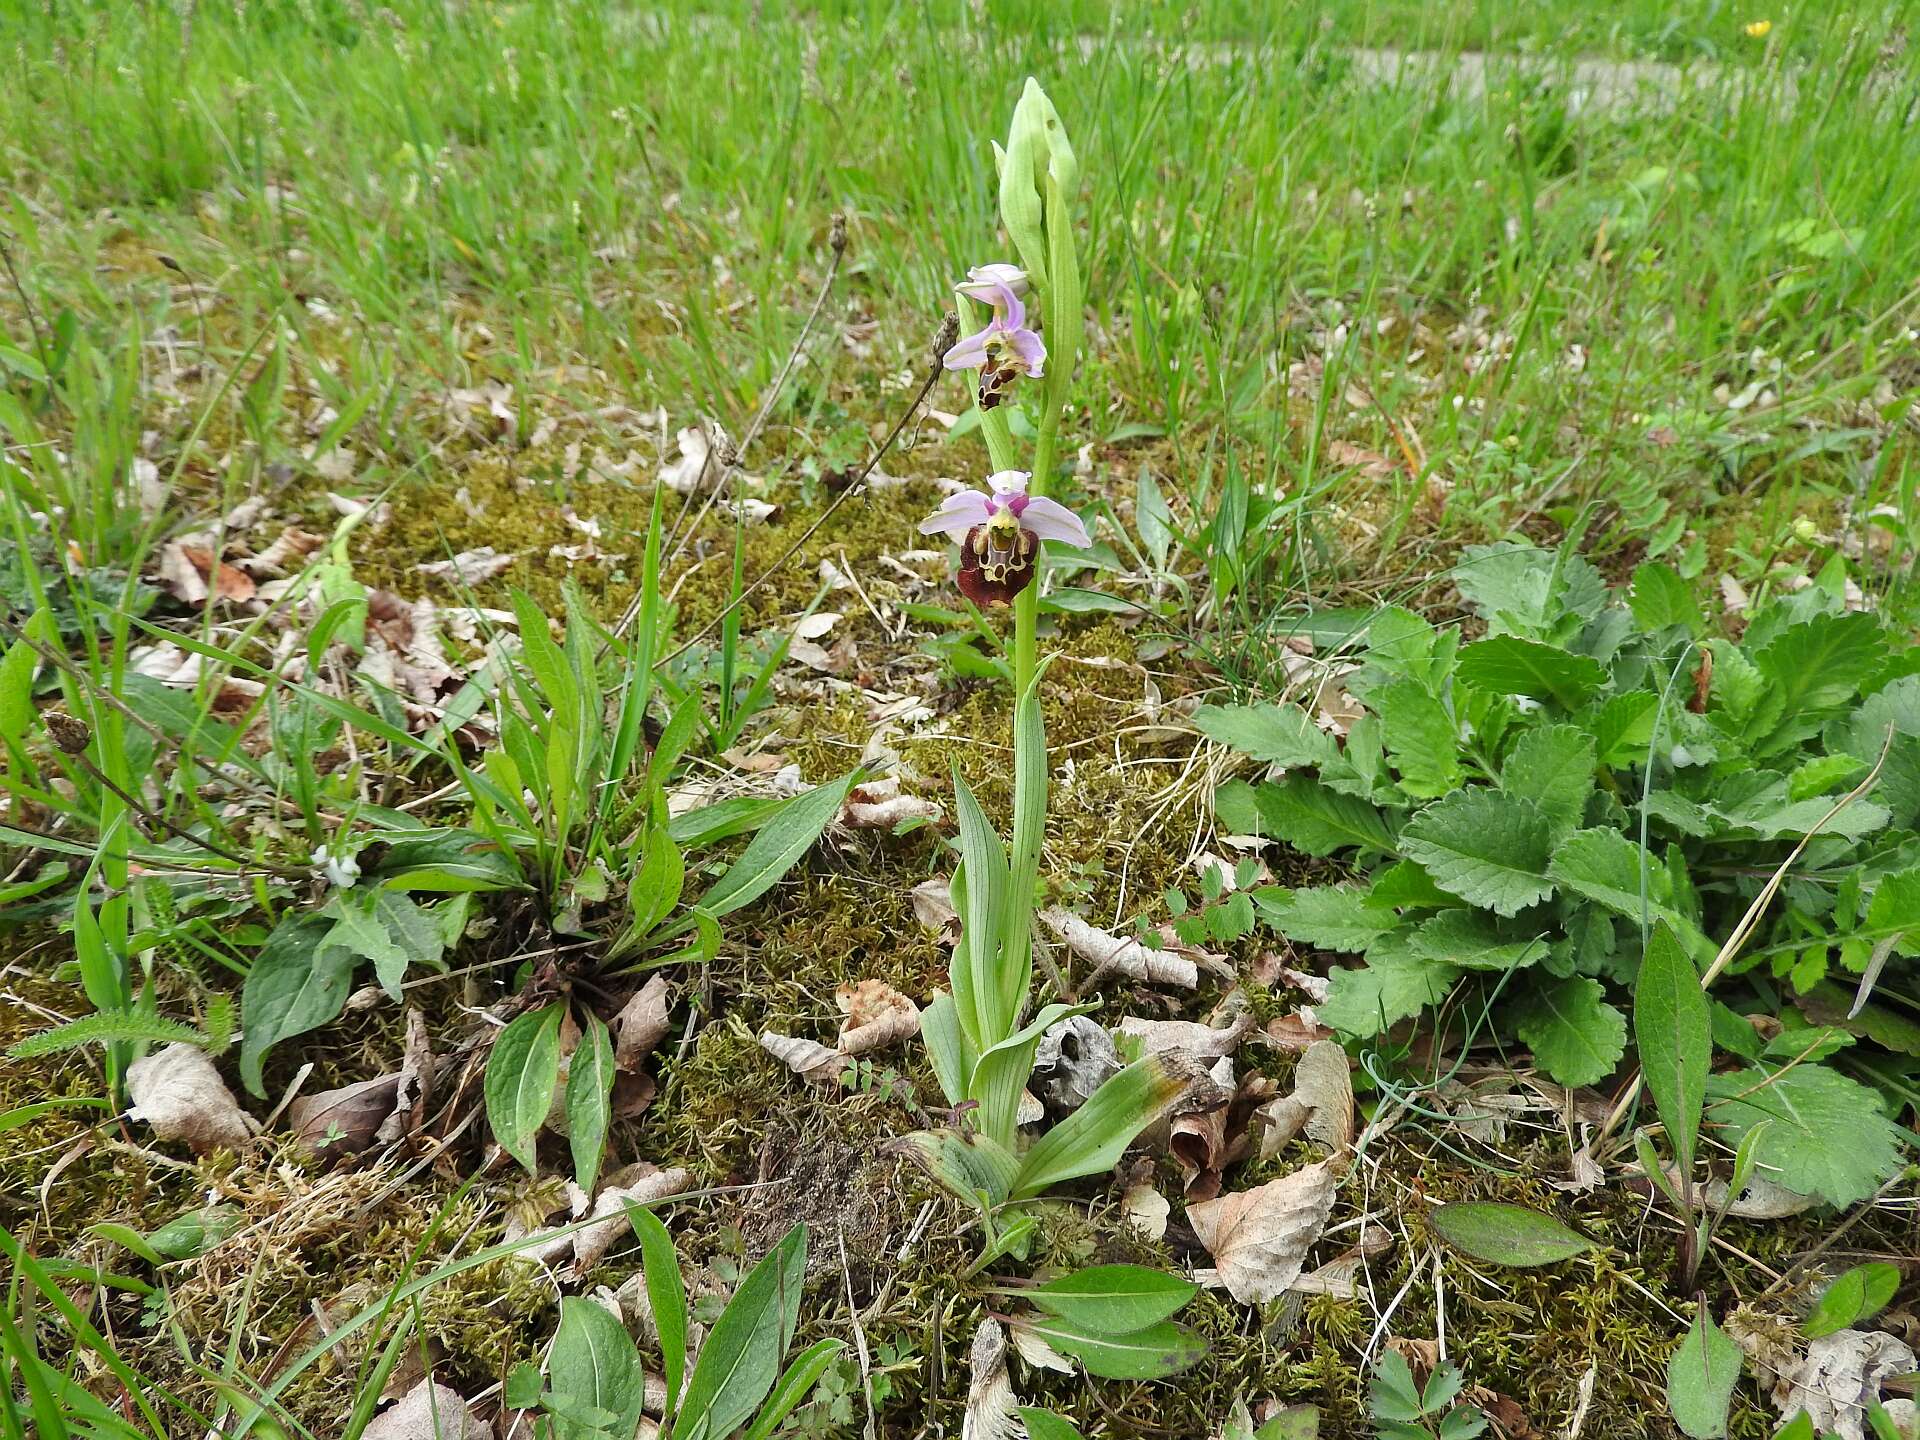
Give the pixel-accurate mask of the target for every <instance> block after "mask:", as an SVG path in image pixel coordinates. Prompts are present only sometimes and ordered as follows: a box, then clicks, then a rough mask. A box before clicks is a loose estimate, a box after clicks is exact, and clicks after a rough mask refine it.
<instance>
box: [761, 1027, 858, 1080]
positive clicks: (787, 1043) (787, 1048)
mask: <svg viewBox="0 0 1920 1440" xmlns="http://www.w3.org/2000/svg"><path fill="white" fill-rule="evenodd" d="M760 1048H761V1049H762V1050H764V1051H766V1052H767V1053H768V1054H769V1055H771V1056H773V1058H774V1059H776V1060H778V1061H779V1062H780V1063H781V1064H782V1065H785V1066H786V1067H787V1068H788V1069H789V1070H791V1071H793V1073H794V1074H796V1075H798V1076H799V1077H800V1078H801V1079H803V1080H810V1081H812V1082H813V1083H814V1084H816V1085H836V1084H838V1083H839V1081H840V1077H841V1076H842V1075H844V1074H845V1073H846V1071H847V1057H846V1056H845V1055H842V1054H841V1053H840V1052H839V1051H838V1050H835V1049H834V1048H833V1047H832V1046H830V1045H822V1044H821V1043H820V1042H819V1041H818V1040H803V1039H801V1038H800V1037H799V1036H797V1035H776V1034H775V1033H774V1032H773V1031H771V1030H763V1031H761V1032H760Z"/></svg>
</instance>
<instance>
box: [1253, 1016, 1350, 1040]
mask: <svg viewBox="0 0 1920 1440" xmlns="http://www.w3.org/2000/svg"><path fill="white" fill-rule="evenodd" d="M1260 1033H1261V1035H1262V1036H1263V1037H1264V1038H1265V1039H1266V1041H1267V1042H1268V1043H1269V1044H1270V1045H1272V1046H1274V1047H1275V1048H1276V1049H1280V1050H1306V1049H1307V1048H1309V1047H1310V1046H1312V1045H1313V1044H1314V1043H1315V1042H1316V1041H1320V1040H1331V1039H1332V1038H1333V1031H1331V1030H1329V1029H1327V1028H1326V1027H1325V1026H1324V1025H1319V1024H1316V1023H1315V1022H1314V1020H1313V1017H1312V1015H1311V1013H1310V1012H1308V1011H1305V1010H1301V1011H1298V1012H1296V1013H1294V1014H1292V1015H1276V1016H1275V1017H1274V1018H1273V1019H1271V1020H1269V1021H1268V1022H1267V1025H1266V1028H1265V1029H1264V1030H1262V1031H1261V1032H1260Z"/></svg>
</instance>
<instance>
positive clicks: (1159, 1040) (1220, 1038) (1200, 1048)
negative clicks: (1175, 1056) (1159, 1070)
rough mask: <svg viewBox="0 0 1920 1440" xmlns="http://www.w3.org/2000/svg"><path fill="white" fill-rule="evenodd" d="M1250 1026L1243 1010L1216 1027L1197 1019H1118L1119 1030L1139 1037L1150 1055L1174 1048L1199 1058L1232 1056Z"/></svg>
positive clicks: (1129, 1016)
mask: <svg viewBox="0 0 1920 1440" xmlns="http://www.w3.org/2000/svg"><path fill="white" fill-rule="evenodd" d="M1252 1028H1253V1017H1252V1016H1251V1015H1249V1014H1247V1013H1245V1012H1244V1011H1243V1012H1242V1013H1240V1014H1239V1015H1237V1016H1235V1017H1234V1019H1233V1020H1232V1022H1231V1023H1229V1024H1227V1025H1224V1026H1221V1027H1219V1028H1215V1027H1214V1026H1212V1025H1202V1024H1201V1023H1200V1022H1199V1021H1197V1020H1143V1019H1141V1018H1140V1017H1139V1016H1136V1015H1128V1016H1125V1017H1123V1018H1122V1019H1121V1021H1120V1033H1121V1034H1122V1035H1128V1036H1131V1037H1132V1038H1133V1039H1135V1040H1138V1041H1139V1042H1140V1044H1141V1047H1142V1048H1143V1049H1144V1050H1145V1051H1146V1052H1147V1053H1148V1054H1149V1055H1164V1054H1166V1053H1168V1052H1169V1051H1176V1050H1177V1051H1180V1052H1181V1053H1183V1054H1186V1055H1190V1056H1192V1057H1193V1058H1194V1059H1195V1060H1201V1061H1211V1060H1218V1059H1219V1058H1220V1057H1221V1056H1222V1055H1231V1054H1232V1053H1233V1052H1234V1051H1235V1050H1237V1049H1238V1048H1239V1047H1240V1042H1241V1040H1242V1039H1244V1038H1245V1037H1246V1034H1247V1032H1248V1031H1249V1030H1251V1029H1252Z"/></svg>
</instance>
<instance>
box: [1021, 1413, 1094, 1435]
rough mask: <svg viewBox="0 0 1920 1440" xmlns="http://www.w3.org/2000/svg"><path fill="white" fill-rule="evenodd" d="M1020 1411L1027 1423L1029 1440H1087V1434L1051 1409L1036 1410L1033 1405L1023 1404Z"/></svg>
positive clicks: (1022, 1418)
mask: <svg viewBox="0 0 1920 1440" xmlns="http://www.w3.org/2000/svg"><path fill="white" fill-rule="evenodd" d="M1019 1411H1020V1419H1021V1420H1022V1421H1023V1422H1024V1423H1025V1424H1026V1427H1027V1435H1028V1437H1029V1440H1086V1437H1085V1436H1083V1435H1082V1434H1081V1433H1080V1432H1079V1431H1078V1430H1076V1429H1074V1427H1073V1426H1072V1425H1071V1424H1069V1423H1068V1422H1067V1421H1065V1420H1062V1419H1061V1418H1060V1417H1059V1416H1058V1415H1055V1414H1054V1413H1053V1412H1052V1411H1051V1410H1036V1409H1034V1408H1033V1407H1032V1406H1031V1405H1022V1406H1020V1407H1019Z"/></svg>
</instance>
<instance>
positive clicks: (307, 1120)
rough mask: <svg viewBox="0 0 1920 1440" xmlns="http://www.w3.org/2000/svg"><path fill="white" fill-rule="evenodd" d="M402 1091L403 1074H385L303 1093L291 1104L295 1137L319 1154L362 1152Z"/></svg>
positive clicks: (291, 1123)
mask: <svg viewBox="0 0 1920 1440" xmlns="http://www.w3.org/2000/svg"><path fill="white" fill-rule="evenodd" d="M399 1093H400V1076H399V1075H398V1074H397V1073H396V1074H393V1075H381V1076H379V1077H377V1078H375V1079H372V1080H362V1081H360V1083H359V1084H357V1085H343V1086H341V1087H340V1088H339V1089H337V1090H323V1091H321V1092H320V1093H319V1094H317V1095H302V1096H301V1097H300V1098H299V1099H297V1100H295V1101H294V1102H293V1104H292V1105H290V1106H289V1107H287V1121H288V1123H289V1124H290V1125H291V1126H292V1128H293V1138H294V1139H295V1140H296V1141H298V1142H299V1143H300V1144H301V1145H303V1146H305V1147H306V1148H307V1149H308V1150H309V1151H311V1152H312V1153H313V1154H315V1155H319V1156H333V1155H358V1154H359V1153H360V1152H361V1151H363V1150H365V1149H367V1148H368V1147H369V1146H371V1145H372V1144H373V1143H374V1139H375V1137H376V1136H377V1135H378V1134H379V1131H380V1127H381V1126H382V1125H384V1124H385V1123H386V1120H387V1117H388V1116H390V1115H391V1114H392V1113H393V1107H394V1098H395V1097H396V1096H397V1095H398V1094H399Z"/></svg>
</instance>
